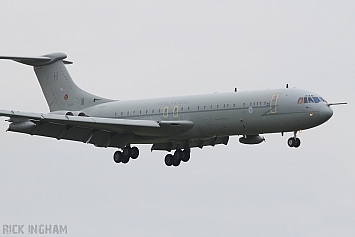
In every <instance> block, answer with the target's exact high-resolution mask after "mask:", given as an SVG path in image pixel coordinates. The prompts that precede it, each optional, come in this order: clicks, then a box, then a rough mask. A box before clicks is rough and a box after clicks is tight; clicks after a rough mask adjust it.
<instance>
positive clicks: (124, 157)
mask: <svg viewBox="0 0 355 237" xmlns="http://www.w3.org/2000/svg"><path fill="white" fill-rule="evenodd" d="M128 161H129V156H126V155H124V154H122V163H123V164H127V163H128Z"/></svg>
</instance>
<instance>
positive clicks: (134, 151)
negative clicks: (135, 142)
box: [131, 146, 139, 159]
mask: <svg viewBox="0 0 355 237" xmlns="http://www.w3.org/2000/svg"><path fill="white" fill-rule="evenodd" d="M138 156H139V149H138V148H137V147H135V146H134V147H132V148H131V158H132V159H137V157H138Z"/></svg>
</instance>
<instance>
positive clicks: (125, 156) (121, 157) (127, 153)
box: [113, 146, 139, 164]
mask: <svg viewBox="0 0 355 237" xmlns="http://www.w3.org/2000/svg"><path fill="white" fill-rule="evenodd" d="M138 156H139V149H138V148H137V147H135V146H134V147H130V146H126V147H125V148H123V149H122V151H116V152H115V153H114V154H113V160H114V161H115V162H116V163H121V162H122V163H123V164H126V163H128V161H129V159H130V158H132V159H137V158H138Z"/></svg>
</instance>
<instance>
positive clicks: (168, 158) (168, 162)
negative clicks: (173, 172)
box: [164, 154, 174, 166]
mask: <svg viewBox="0 0 355 237" xmlns="http://www.w3.org/2000/svg"><path fill="white" fill-rule="evenodd" d="M164 161H165V164H166V165H167V166H172V165H173V163H174V157H173V156H172V155H171V154H167V155H166V156H165V160H164Z"/></svg>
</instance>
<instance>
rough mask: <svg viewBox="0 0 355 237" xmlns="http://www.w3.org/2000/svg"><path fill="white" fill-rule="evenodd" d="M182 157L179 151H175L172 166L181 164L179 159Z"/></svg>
mask: <svg viewBox="0 0 355 237" xmlns="http://www.w3.org/2000/svg"><path fill="white" fill-rule="evenodd" d="M182 156H183V153H182V151H181V150H180V149H177V150H176V151H175V152H174V162H173V166H179V165H180V163H181V158H182Z"/></svg>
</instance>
